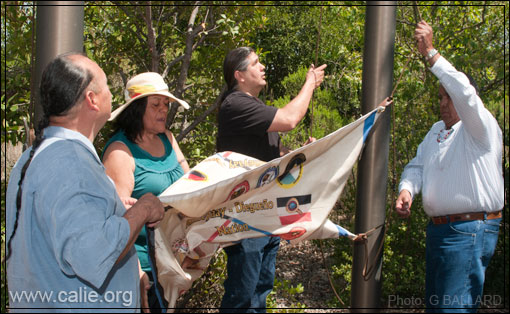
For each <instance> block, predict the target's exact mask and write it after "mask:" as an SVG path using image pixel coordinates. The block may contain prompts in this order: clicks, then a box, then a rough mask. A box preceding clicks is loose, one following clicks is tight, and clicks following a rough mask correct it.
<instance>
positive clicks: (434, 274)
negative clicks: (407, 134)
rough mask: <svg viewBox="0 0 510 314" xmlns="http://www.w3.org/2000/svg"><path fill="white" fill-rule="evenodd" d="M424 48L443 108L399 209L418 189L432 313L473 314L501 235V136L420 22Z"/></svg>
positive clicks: (403, 184) (407, 172) (412, 165)
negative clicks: (426, 221) (424, 221)
mask: <svg viewBox="0 0 510 314" xmlns="http://www.w3.org/2000/svg"><path fill="white" fill-rule="evenodd" d="M414 37H415V39H416V41H417V46H418V50H419V52H420V53H421V54H422V55H423V56H424V57H425V59H426V60H427V62H428V63H429V65H430V66H431V68H430V70H431V71H432V73H434V75H435V76H436V77H437V78H438V79H439V82H440V87H439V96H440V113H441V119H442V121H439V122H436V123H435V124H434V125H433V126H432V128H431V129H430V131H429V132H428V134H427V135H426V136H425V138H424V140H423V142H421V144H420V145H419V146H418V151H417V153H416V157H415V158H414V159H413V160H411V161H410V162H409V164H407V166H406V167H405V169H404V172H403V174H402V177H401V181H400V185H399V191H400V195H399V197H398V199H397V201H396V205H395V208H396V211H397V213H398V214H399V215H400V216H401V217H403V218H405V217H408V216H409V215H410V213H411V212H410V209H411V204H412V202H413V197H414V195H416V194H418V193H419V192H420V191H421V193H422V198H423V207H424V210H425V212H426V213H427V215H428V216H430V217H431V221H430V223H429V224H428V226H427V241H426V245H427V251H426V279H425V281H426V299H425V302H426V306H427V311H428V312H442V311H448V312H451V311H452V309H457V310H460V311H461V312H474V311H476V309H477V308H478V307H479V306H480V303H481V301H482V295H483V284H484V279H485V269H486V268H487V265H488V263H489V260H490V259H491V257H492V255H493V254H494V249H495V247H496V243H497V240H498V232H499V224H500V222H501V209H502V208H503V204H504V190H503V189H504V188H503V173H502V164H501V161H502V143H503V140H502V133H501V129H500V127H499V125H498V123H497V121H496V119H495V118H494V117H493V116H492V114H491V113H490V112H489V111H488V110H487V109H486V108H485V107H484V105H483V103H482V100H481V99H480V97H479V96H478V95H477V92H476V89H475V87H474V86H473V84H474V83H471V82H470V79H469V78H468V77H467V76H466V75H465V74H464V73H462V72H459V71H457V70H456V69H455V68H454V67H453V66H452V65H451V64H450V63H449V62H448V61H447V60H446V59H445V58H443V57H442V56H441V55H440V54H439V53H438V52H437V50H436V49H434V47H433V45H432V37H433V31H432V28H431V27H430V26H429V25H428V24H427V23H426V22H425V21H421V22H420V23H418V25H417V28H416V30H415V34H414Z"/></svg>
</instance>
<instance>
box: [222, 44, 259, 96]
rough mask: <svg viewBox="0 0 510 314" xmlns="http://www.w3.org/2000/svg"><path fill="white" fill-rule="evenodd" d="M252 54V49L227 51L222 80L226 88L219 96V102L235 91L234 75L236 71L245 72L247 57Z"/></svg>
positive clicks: (241, 48) (247, 63) (244, 48)
mask: <svg viewBox="0 0 510 314" xmlns="http://www.w3.org/2000/svg"><path fill="white" fill-rule="evenodd" d="M252 52H255V51H254V50H253V48H250V47H239V48H236V49H233V50H231V51H229V53H228V54H227V55H226V57H225V60H223V78H224V79H225V82H226V83H227V86H226V88H224V91H223V93H222V95H221V102H223V100H225V98H227V96H228V95H229V94H231V93H232V92H234V91H235V90H236V89H237V80H236V78H235V76H234V74H235V72H236V71H245V70H246V68H247V67H248V65H249V61H248V56H249V55H250V54H251V53H252Z"/></svg>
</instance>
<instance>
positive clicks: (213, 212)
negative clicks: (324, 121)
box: [153, 107, 384, 309]
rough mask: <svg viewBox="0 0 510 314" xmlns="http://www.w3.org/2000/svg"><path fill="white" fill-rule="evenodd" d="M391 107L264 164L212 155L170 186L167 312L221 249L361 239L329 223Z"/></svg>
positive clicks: (164, 227)
mask: <svg viewBox="0 0 510 314" xmlns="http://www.w3.org/2000/svg"><path fill="white" fill-rule="evenodd" d="M382 111H384V107H378V108H377V109H375V110H373V111H371V112H370V113H368V114H366V115H364V116H363V117H361V118H360V119H358V120H356V121H355V122H353V123H350V124H348V125H346V126H344V127H342V128H341V129H339V130H337V131H335V132H333V133H331V134H329V135H327V136H325V137H324V138H322V139H320V140H317V141H316V142H313V143H311V144H309V145H306V146H304V147H301V148H299V149H297V150H295V151H292V152H291V153H289V154H287V155H285V156H283V157H281V158H277V159H274V160H272V161H269V162H263V161H260V160H257V159H255V158H251V157H248V156H245V155H242V154H238V153H234V152H220V153H217V154H215V155H213V156H210V157H208V158H207V159H205V160H204V161H202V162H201V163H199V164H198V165H197V166H195V167H194V168H193V169H191V170H190V171H189V172H188V173H186V174H185V175H184V176H183V177H182V178H180V179H179V180H178V181H176V182H175V183H174V184H172V185H171V186H170V187H168V188H167V189H166V190H165V191H164V192H163V193H162V194H161V195H159V199H160V200H161V201H162V202H163V203H164V204H165V205H167V206H170V207H172V208H171V209H170V210H168V211H167V213H166V215H165V218H164V219H163V221H162V222H161V223H160V224H159V226H158V228H156V229H155V232H154V247H155V249H154V251H155V262H154V263H155V265H153V266H155V267H154V268H155V269H156V270H157V271H156V273H157V280H158V282H159V284H160V285H161V287H162V290H163V292H162V294H164V298H165V299H166V300H167V302H168V308H169V309H171V308H173V307H174V306H175V301H176V299H177V297H178V296H179V294H180V293H182V292H184V291H186V290H188V289H189V288H190V287H191V285H192V283H193V281H194V280H196V279H197V278H198V277H200V276H201V274H202V273H203V271H204V270H205V268H206V267H207V265H208V264H209V261H210V259H211V257H212V256H213V254H214V253H215V252H216V250H217V249H218V248H219V247H220V246H227V245H231V244H232V243H235V242H236V241H238V240H241V239H245V238H254V237H262V236H279V237H280V238H282V239H284V240H287V241H289V242H299V241H303V240H307V239H318V238H337V237H339V236H347V237H351V238H354V237H355V235H354V234H352V233H351V232H349V231H347V230H345V229H343V228H342V227H340V226H338V225H335V224H334V223H332V222H331V221H330V220H329V219H328V215H329V213H330V211H331V209H332V208H333V207H334V205H335V202H336V201H337V200H338V198H339V196H340V193H341V192H342V189H343V187H344V186H345V183H346V182H347V179H348V178H349V175H350V173H351V169H352V167H353V166H354V164H355V162H356V160H357V159H358V157H359V155H360V152H361V149H362V147H363V144H364V141H365V139H366V137H367V134H368V132H369V131H370V129H371V127H372V126H373V125H374V123H375V121H376V120H377V118H378V117H379V115H380V113H381V112H382Z"/></svg>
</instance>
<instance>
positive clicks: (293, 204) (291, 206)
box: [285, 197, 303, 214]
mask: <svg viewBox="0 0 510 314" xmlns="http://www.w3.org/2000/svg"><path fill="white" fill-rule="evenodd" d="M285 210H287V212H288V213H289V214H294V213H297V214H302V213H303V212H302V211H301V210H300V209H299V201H298V200H297V199H296V198H295V197H293V198H291V199H289V200H288V201H287V204H286V205H285Z"/></svg>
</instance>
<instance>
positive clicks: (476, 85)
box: [462, 72, 480, 95]
mask: <svg viewBox="0 0 510 314" xmlns="http://www.w3.org/2000/svg"><path fill="white" fill-rule="evenodd" d="M462 73H464V75H466V76H467V78H468V80H469V84H471V85H472V86H473V87H474V88H475V91H476V94H477V95H480V90H479V89H478V84H476V81H475V79H474V78H473V76H471V74H469V73H467V72H462Z"/></svg>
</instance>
